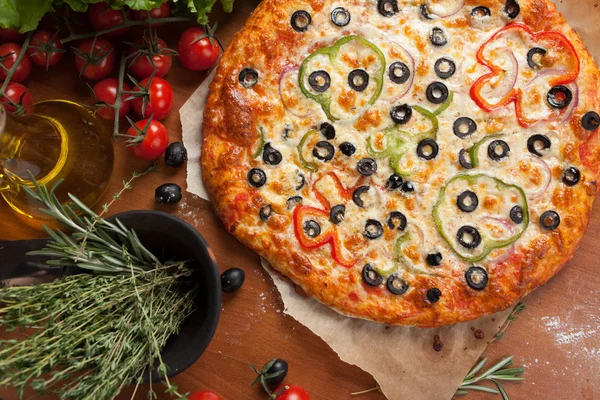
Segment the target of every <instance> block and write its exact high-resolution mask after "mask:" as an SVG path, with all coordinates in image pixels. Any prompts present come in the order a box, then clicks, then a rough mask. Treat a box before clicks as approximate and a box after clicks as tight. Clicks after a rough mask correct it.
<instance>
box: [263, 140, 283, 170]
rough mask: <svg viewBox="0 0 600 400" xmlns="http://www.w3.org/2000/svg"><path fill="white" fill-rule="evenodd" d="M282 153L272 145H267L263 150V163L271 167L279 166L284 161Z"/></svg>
mask: <svg viewBox="0 0 600 400" xmlns="http://www.w3.org/2000/svg"><path fill="white" fill-rule="evenodd" d="M282 159H283V158H282V156H281V152H280V151H279V150H275V149H274V148H273V146H271V143H267V144H265V147H264V149H263V161H264V162H265V163H266V164H269V165H277V164H279V163H280V162H281V160H282Z"/></svg>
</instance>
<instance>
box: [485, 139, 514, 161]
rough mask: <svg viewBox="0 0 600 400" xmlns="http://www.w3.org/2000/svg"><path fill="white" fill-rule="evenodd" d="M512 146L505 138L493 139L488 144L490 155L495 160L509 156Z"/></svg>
mask: <svg viewBox="0 0 600 400" xmlns="http://www.w3.org/2000/svg"><path fill="white" fill-rule="evenodd" d="M509 153H510V147H509V146H508V143H506V142H505V141H504V140H493V141H492V142H491V143H490V144H489V146H488V156H489V157H490V158H491V159H492V160H494V161H500V160H502V159H503V158H506V157H508V155H509Z"/></svg>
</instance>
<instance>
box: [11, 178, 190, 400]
mask: <svg viewBox="0 0 600 400" xmlns="http://www.w3.org/2000/svg"><path fill="white" fill-rule="evenodd" d="M146 172H148V171H146ZM141 175H142V174H134V176H133V177H132V178H131V180H129V181H128V182H124V187H123V189H122V190H121V191H120V192H119V193H117V194H115V195H114V197H113V200H112V201H111V202H110V203H109V204H106V205H104V211H103V212H102V214H100V215H98V214H96V213H94V212H93V211H92V210H90V209H89V208H87V207H86V206H85V205H83V204H82V203H81V202H80V201H79V200H78V199H77V198H75V197H74V196H71V200H72V202H73V203H72V204H70V205H67V206H64V205H61V204H60V202H59V201H58V200H57V199H56V197H55V196H54V194H53V192H54V189H53V190H50V191H48V189H47V188H46V187H45V186H44V185H39V184H38V183H37V182H35V180H33V182H34V186H35V191H32V190H30V189H27V188H25V190H27V191H28V192H29V193H30V194H31V195H32V196H33V197H34V198H35V199H36V200H38V201H40V202H41V203H42V204H43V206H44V208H43V209H42V211H43V212H45V213H47V214H49V215H51V216H53V217H54V218H56V219H57V220H58V221H60V222H62V223H63V224H65V225H66V226H68V227H69V228H71V229H73V230H74V231H75V233H74V234H73V236H71V237H70V236H67V235H66V234H64V233H63V232H61V231H59V230H56V231H52V230H50V229H49V228H47V227H46V228H45V229H46V231H47V232H48V233H49V234H50V235H51V237H52V239H51V240H50V241H49V243H48V245H47V246H46V248H44V249H43V250H40V251H38V252H35V253H36V254H42V255H48V256H53V257H55V259H54V260H51V261H50V263H51V264H57V265H63V266H64V265H66V266H76V267H80V268H83V269H87V270H89V271H93V272H95V274H92V273H83V274H81V273H80V274H75V275H70V276H65V277H62V278H59V279H57V280H55V281H54V282H51V283H47V284H41V285H37V286H31V287H8V288H2V289H0V327H4V328H6V329H7V330H8V331H12V330H15V329H22V330H24V332H25V335H26V336H25V338H24V339H23V340H14V339H10V340H0V385H3V386H12V387H14V388H16V389H17V391H18V394H19V395H20V396H23V394H24V392H25V390H26V389H27V388H28V387H32V388H33V389H35V390H36V391H38V392H39V393H48V392H51V393H54V394H57V395H59V396H60V398H61V399H78V400H84V399H86V400H103V399H112V398H114V397H116V396H117V395H118V394H119V392H120V390H121V389H122V388H123V387H125V386H127V385H130V384H132V383H137V385H139V384H140V383H141V382H142V380H143V378H144V377H145V376H146V374H148V376H149V379H150V384H151V381H152V370H153V368H154V367H156V368H157V370H158V372H159V374H160V375H161V376H162V377H163V378H164V379H165V383H166V385H167V392H168V393H171V394H173V395H175V396H178V397H179V398H183V399H185V398H186V397H185V395H182V394H180V393H178V391H177V387H176V386H175V385H172V384H171V383H170V382H169V379H168V376H167V372H168V369H167V366H166V365H165V364H164V363H163V361H162V359H161V350H162V348H163V346H164V345H165V343H166V341H167V339H168V338H169V337H170V336H171V335H173V334H175V333H177V332H178V330H179V327H180V326H181V324H182V322H183V320H184V319H185V318H186V317H187V315H189V314H190V313H191V311H192V308H193V298H194V296H195V290H194V289H193V288H191V290H183V289H190V288H188V287H186V288H182V286H184V284H183V283H182V281H185V280H186V278H187V277H189V276H190V274H191V272H190V271H189V270H188V269H186V267H185V264H184V263H181V262H180V263H165V264H163V263H161V262H160V261H159V260H158V259H157V258H156V257H155V256H154V255H152V253H151V252H150V251H149V250H148V249H146V248H145V247H144V246H143V244H142V243H141V242H140V241H139V239H138V237H137V235H136V233H135V231H133V230H131V229H129V228H127V227H125V226H124V225H123V224H122V223H120V222H119V221H118V220H116V221H115V222H114V223H111V222H108V221H106V220H104V219H103V218H102V215H103V214H104V213H106V211H107V210H108V208H109V206H110V205H111V204H112V203H113V202H114V201H116V200H117V199H118V198H119V197H120V196H121V194H122V193H123V192H124V191H125V190H127V189H129V188H131V182H132V181H133V180H134V179H135V178H137V177H139V176H141ZM80 213H82V214H81V215H80ZM136 391H137V386H136ZM134 395H135V393H134ZM150 396H155V394H154V392H153V390H152V386H150Z"/></svg>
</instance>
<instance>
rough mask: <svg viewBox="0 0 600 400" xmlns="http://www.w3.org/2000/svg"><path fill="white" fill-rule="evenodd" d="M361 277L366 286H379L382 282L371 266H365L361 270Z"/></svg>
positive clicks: (381, 278)
mask: <svg viewBox="0 0 600 400" xmlns="http://www.w3.org/2000/svg"><path fill="white" fill-rule="evenodd" d="M362 277H363V280H364V281H365V283H366V284H367V285H370V286H379V285H380V284H381V282H383V277H382V276H381V275H379V274H378V273H377V271H375V270H374V269H373V266H372V265H371V264H365V266H364V267H363V269H362Z"/></svg>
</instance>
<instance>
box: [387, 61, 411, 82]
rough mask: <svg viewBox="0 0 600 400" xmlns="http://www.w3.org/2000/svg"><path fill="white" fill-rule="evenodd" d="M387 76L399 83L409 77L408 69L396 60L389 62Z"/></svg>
mask: <svg viewBox="0 0 600 400" xmlns="http://www.w3.org/2000/svg"><path fill="white" fill-rule="evenodd" d="M388 76H389V77H390V80H391V81H392V82H394V83H396V84H398V85H400V84H402V83H405V82H406V81H408V80H409V79H410V69H408V65H406V64H404V63H403V62H400V61H396V62H393V63H391V64H390V66H389V68H388Z"/></svg>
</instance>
